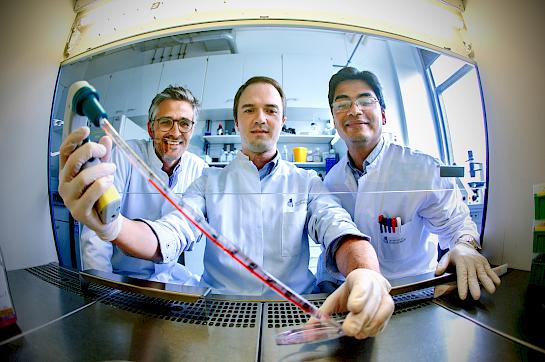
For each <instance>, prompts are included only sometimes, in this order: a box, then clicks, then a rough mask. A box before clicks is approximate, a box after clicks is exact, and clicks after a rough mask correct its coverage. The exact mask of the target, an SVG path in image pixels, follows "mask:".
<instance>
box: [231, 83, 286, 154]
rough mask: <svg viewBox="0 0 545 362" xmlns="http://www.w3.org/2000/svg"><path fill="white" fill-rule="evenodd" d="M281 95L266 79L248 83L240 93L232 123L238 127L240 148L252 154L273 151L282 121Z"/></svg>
mask: <svg viewBox="0 0 545 362" xmlns="http://www.w3.org/2000/svg"><path fill="white" fill-rule="evenodd" d="M283 114H284V110H283V107H282V98H281V96H280V94H279V93H278V91H277V90H276V88H275V87H273V86H272V85H271V84H268V83H253V84H250V85H249V86H248V87H247V88H246V89H245V90H244V91H243V92H242V94H241V95H240V99H239V103H238V106H237V117H236V119H235V124H236V126H237V128H238V130H239V131H240V137H241V140H242V152H244V153H245V154H246V155H248V156H251V155H254V154H264V153H268V152H276V143H277V142H278V138H279V136H280V131H281V130H282V125H283V124H284V122H285V117H284V116H283Z"/></svg>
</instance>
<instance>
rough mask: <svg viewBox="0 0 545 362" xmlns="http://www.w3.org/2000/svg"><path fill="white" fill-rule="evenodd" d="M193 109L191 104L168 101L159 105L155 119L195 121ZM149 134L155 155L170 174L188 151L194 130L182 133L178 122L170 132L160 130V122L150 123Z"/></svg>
mask: <svg viewBox="0 0 545 362" xmlns="http://www.w3.org/2000/svg"><path fill="white" fill-rule="evenodd" d="M193 116H194V112H193V107H192V106H191V104H190V103H189V102H186V101H178V100H173V99H166V100H164V101H162V102H161V103H159V106H158V107H157V112H156V113H155V119H156V120H157V119H160V118H162V117H170V118H172V119H175V120H180V119H183V118H185V119H188V120H190V121H193ZM148 133H149V135H150V137H151V138H152V139H153V145H154V147H155V153H156V154H157V157H159V159H160V160H161V161H162V162H163V170H164V171H165V172H167V173H169V174H170V172H172V169H173V168H174V166H176V164H177V163H178V160H179V159H180V157H182V155H183V153H184V152H185V151H186V150H187V147H188V146H189V141H190V140H191V135H192V134H193V129H192V130H191V131H189V132H185V133H184V132H180V128H179V124H178V122H175V123H174V125H173V126H172V128H171V129H170V130H168V131H162V130H161V129H159V124H158V122H148Z"/></svg>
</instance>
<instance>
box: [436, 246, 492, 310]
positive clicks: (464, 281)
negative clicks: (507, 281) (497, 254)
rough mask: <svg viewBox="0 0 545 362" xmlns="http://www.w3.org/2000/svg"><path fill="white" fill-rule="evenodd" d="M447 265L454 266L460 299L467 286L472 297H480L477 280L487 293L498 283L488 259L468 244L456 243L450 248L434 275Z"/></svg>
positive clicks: (442, 270) (463, 297)
mask: <svg viewBox="0 0 545 362" xmlns="http://www.w3.org/2000/svg"><path fill="white" fill-rule="evenodd" d="M449 266H455V267H456V279H457V283H458V295H459V296H460V299H462V300H464V299H466V297H467V290H468V288H469V292H470V293H471V296H472V297H473V299H475V300H477V299H479V298H480V297H481V288H480V287H479V282H481V284H482V285H483V286H484V289H486V291H487V292H488V293H494V292H495V291H496V287H497V286H499V285H500V282H501V281H500V278H499V277H498V276H497V275H496V273H494V271H493V270H492V268H490V264H488V260H486V258H485V257H484V256H482V255H481V254H479V252H478V251H477V250H475V249H474V248H472V247H471V246H469V245H466V244H463V243H459V244H456V246H454V248H452V250H450V251H449V252H448V253H446V254H445V255H443V257H442V258H441V260H440V261H439V265H437V269H436V270H435V275H441V274H443V273H444V272H445V271H446V270H447V268H448V267H449Z"/></svg>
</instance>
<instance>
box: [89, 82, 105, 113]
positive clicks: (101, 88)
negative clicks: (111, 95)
mask: <svg viewBox="0 0 545 362" xmlns="http://www.w3.org/2000/svg"><path fill="white" fill-rule="evenodd" d="M87 82H88V83H89V84H90V85H92V86H93V88H95V89H96V91H97V92H98V96H99V100H100V103H101V104H102V106H103V107H105V105H104V102H105V100H106V98H108V87H109V86H110V74H105V75H101V76H100V77H96V78H92V79H89V80H88V81H87ZM106 112H108V109H106Z"/></svg>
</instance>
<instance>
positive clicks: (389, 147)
mask: <svg viewBox="0 0 545 362" xmlns="http://www.w3.org/2000/svg"><path fill="white" fill-rule="evenodd" d="M329 104H330V107H331V113H332V114H333V119H334V122H335V128H336V129H337V132H338V133H339V136H340V137H341V138H342V139H343V140H344V142H345V143H346V146H347V148H348V152H347V154H346V155H345V156H344V157H343V158H342V159H341V160H340V161H339V162H338V163H337V164H336V165H335V166H334V167H333V168H332V169H331V170H330V171H329V173H328V174H327V175H326V178H325V180H324V183H325V185H326V187H327V188H328V189H329V190H330V191H332V192H334V193H336V194H337V196H338V197H339V198H340V200H341V204H342V206H343V207H344V208H345V209H346V210H347V211H348V212H349V213H350V215H352V217H353V218H354V222H355V223H356V225H358V228H359V229H360V231H361V232H364V233H366V234H368V235H370V236H371V243H372V244H373V246H374V248H375V250H376V252H377V254H378V259H379V262H380V270H381V272H382V273H383V274H384V275H385V276H386V277H387V278H389V279H391V278H402V277H407V276H412V275H418V274H424V273H428V272H433V271H435V273H436V274H437V275H440V274H442V273H444V272H445V270H446V269H447V267H449V268H450V267H452V268H456V274H457V279H458V280H457V281H458V283H457V284H458V294H459V296H460V298H461V299H465V298H466V297H467V293H468V289H469V292H470V293H471V296H472V297H473V299H479V297H480V286H479V282H480V283H481V284H482V285H483V287H484V288H485V289H486V290H487V291H488V292H489V293H493V292H494V291H495V290H496V286H498V285H499V284H500V279H499V278H498V276H497V275H496V274H495V273H494V272H493V271H492V270H491V268H490V265H489V264H488V261H487V260H486V258H485V257H484V256H482V255H481V254H480V253H479V252H478V251H477V249H480V245H479V243H478V242H477V241H478V240H479V234H478V232H477V228H476V226H475V223H474V222H473V221H472V220H471V217H470V216H469V209H468V207H467V206H466V205H465V204H464V203H463V201H462V197H461V195H460V193H459V191H458V189H457V187H456V184H455V182H454V180H453V179H452V178H443V177H440V174H439V169H440V166H441V161H439V160H437V159H435V158H433V157H431V156H429V155H426V154H424V153H422V152H419V151H415V150H412V149H410V148H408V147H404V146H401V145H397V144H394V143H390V142H389V141H388V140H386V139H385V138H384V137H382V126H383V125H385V124H386V113H385V108H386V104H385V102H384V97H383V95H382V87H381V85H380V83H379V80H378V78H377V77H376V76H375V75H374V74H373V73H371V72H369V71H363V72H360V71H358V70H357V69H356V68H353V67H346V68H343V69H341V70H339V71H338V72H337V74H335V75H333V76H332V77H331V80H330V81H329ZM430 233H434V234H437V235H438V241H437V238H436V237H432V238H430V237H429V236H430ZM437 242H439V244H440V245H441V247H442V248H443V249H446V248H450V251H449V252H448V253H446V254H445V255H444V256H443V258H442V259H441V260H440V262H439V263H437V254H438V250H437ZM326 259H327V254H325V253H324V254H322V256H321V258H320V261H319V263H318V283H319V286H321V289H322V290H323V291H328V290H330V289H331V287H333V288H334V287H335V285H333V286H332V285H330V283H331V282H332V283H333V284H338V283H342V281H343V280H344V278H342V276H339V275H338V274H337V275H336V276H335V275H332V274H330V273H328V271H327V270H326ZM328 284H329V287H327V286H328Z"/></svg>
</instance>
